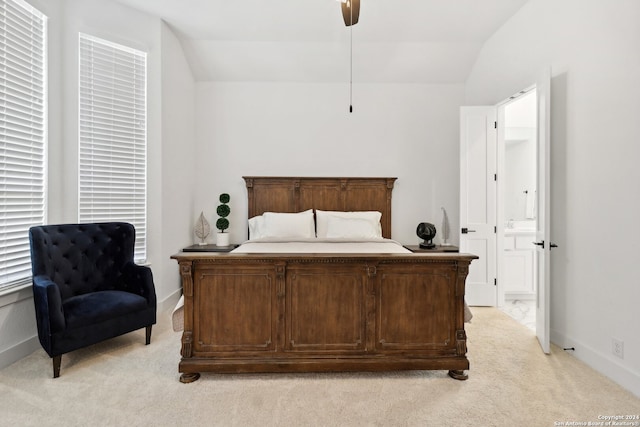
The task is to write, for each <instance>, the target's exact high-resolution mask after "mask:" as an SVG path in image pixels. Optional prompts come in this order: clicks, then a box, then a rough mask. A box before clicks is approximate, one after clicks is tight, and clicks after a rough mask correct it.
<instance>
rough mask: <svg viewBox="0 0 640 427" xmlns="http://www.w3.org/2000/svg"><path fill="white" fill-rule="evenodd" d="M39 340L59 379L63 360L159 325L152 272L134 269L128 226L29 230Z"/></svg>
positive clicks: (148, 335)
mask: <svg viewBox="0 0 640 427" xmlns="http://www.w3.org/2000/svg"><path fill="white" fill-rule="evenodd" d="M29 239H30V243H31V270H32V273H33V300H34V303H35V308H36V321H37V324H38V338H39V339H40V343H41V344H42V347H43V348H44V349H45V351H46V352H47V353H48V354H49V356H51V357H52V358H53V377H54V378H57V377H59V376H60V362H61V360H62V354H64V353H68V352H70V351H73V350H77V349H79V348H82V347H86V346H89V345H92V344H95V343H98V342H100V341H103V340H106V339H108V338H113V337H116V336H118V335H122V334H126V333H128V332H131V331H135V330H136V329H141V328H146V344H149V342H150V341H151V326H152V325H153V324H155V323H156V292H155V287H154V285H153V276H152V274H151V269H150V268H148V267H143V266H140V265H137V264H135V263H134V262H133V247H134V242H135V230H134V228H133V226H132V225H131V224H127V223H123V222H110V223H97V224H64V225H44V226H38V227H31V229H29Z"/></svg>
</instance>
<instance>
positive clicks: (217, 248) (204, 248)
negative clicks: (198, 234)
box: [182, 244, 240, 252]
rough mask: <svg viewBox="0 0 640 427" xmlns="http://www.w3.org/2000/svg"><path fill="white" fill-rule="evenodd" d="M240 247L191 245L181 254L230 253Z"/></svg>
mask: <svg viewBox="0 0 640 427" xmlns="http://www.w3.org/2000/svg"><path fill="white" fill-rule="evenodd" d="M238 246H240V245H229V246H218V245H197V244H196V245H191V246H187V247H186V248H182V252H231V251H232V250H234V249H235V248H237V247H238Z"/></svg>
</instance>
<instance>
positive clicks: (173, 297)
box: [158, 288, 182, 313]
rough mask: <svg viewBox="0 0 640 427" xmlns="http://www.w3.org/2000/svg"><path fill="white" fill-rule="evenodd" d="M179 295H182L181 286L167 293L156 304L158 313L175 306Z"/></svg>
mask: <svg viewBox="0 0 640 427" xmlns="http://www.w3.org/2000/svg"><path fill="white" fill-rule="evenodd" d="M180 295H182V288H178V289H176V290H175V291H173V292H172V293H171V294H169V296H168V297H166V298H165V299H163V300H162V301H160V302H159V304H158V313H164V312H165V311H168V310H171V311H173V309H174V308H175V307H176V304H177V303H178V300H179V299H180Z"/></svg>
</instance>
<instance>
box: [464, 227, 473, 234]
mask: <svg viewBox="0 0 640 427" xmlns="http://www.w3.org/2000/svg"><path fill="white" fill-rule="evenodd" d="M461 231H462V234H467V233H475V232H476V230H469V229H468V228H467V227H462V230H461Z"/></svg>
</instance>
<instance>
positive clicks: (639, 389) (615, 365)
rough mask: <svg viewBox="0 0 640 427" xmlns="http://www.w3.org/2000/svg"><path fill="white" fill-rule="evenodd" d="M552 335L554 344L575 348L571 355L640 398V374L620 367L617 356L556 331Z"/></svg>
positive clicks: (552, 331)
mask: <svg viewBox="0 0 640 427" xmlns="http://www.w3.org/2000/svg"><path fill="white" fill-rule="evenodd" d="M550 333H551V337H550V338H551V342H552V343H554V344H556V345H557V346H559V347H561V348H567V347H573V348H574V349H575V350H574V351H572V352H570V354H571V355H573V356H575V357H576V358H577V359H579V360H581V361H582V362H584V363H586V364H587V365H589V366H590V367H592V368H593V369H595V370H596V371H598V372H600V373H601V374H602V375H604V376H606V377H608V378H609V379H611V380H612V381H614V382H616V383H617V384H618V385H620V386H621V387H623V388H625V389H627V390H628V391H630V392H631V393H633V394H635V395H636V396H638V397H640V374H639V373H638V372H634V371H632V370H631V369H629V368H627V367H626V366H622V365H620V363H619V362H618V361H617V360H614V357H615V356H613V355H611V356H609V355H603V354H602V353H600V352H598V351H596V350H594V349H593V348H591V347H589V346H588V345H585V344H583V343H581V342H580V341H577V340H574V339H571V338H570V337H568V336H566V335H564V334H562V333H560V332H558V331H556V330H553V329H552V330H551V331H550Z"/></svg>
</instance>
